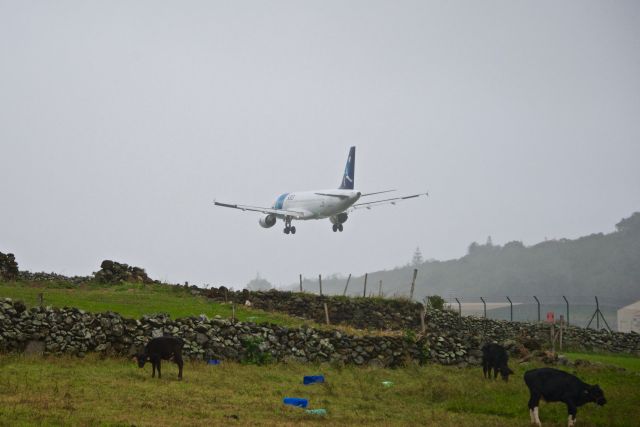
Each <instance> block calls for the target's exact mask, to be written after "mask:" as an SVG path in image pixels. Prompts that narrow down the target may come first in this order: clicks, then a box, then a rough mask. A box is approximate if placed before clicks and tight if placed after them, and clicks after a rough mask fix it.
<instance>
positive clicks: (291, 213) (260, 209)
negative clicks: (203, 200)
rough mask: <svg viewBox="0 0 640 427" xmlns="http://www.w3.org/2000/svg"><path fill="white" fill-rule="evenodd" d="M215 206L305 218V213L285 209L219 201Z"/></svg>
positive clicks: (215, 202)
mask: <svg viewBox="0 0 640 427" xmlns="http://www.w3.org/2000/svg"><path fill="white" fill-rule="evenodd" d="M213 204H214V205H216V206H222V207H223V208H232V209H240V210H241V211H251V212H261V213H263V214H275V215H284V216H290V217H292V218H301V217H302V216H304V212H298V211H289V210H285V209H273V208H263V207H260V206H248V205H236V204H230V203H220V202H217V201H215V200H214V201H213Z"/></svg>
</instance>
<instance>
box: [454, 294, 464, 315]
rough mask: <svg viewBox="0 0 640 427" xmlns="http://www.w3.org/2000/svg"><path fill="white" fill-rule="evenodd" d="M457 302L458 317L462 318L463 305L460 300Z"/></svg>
mask: <svg viewBox="0 0 640 427" xmlns="http://www.w3.org/2000/svg"><path fill="white" fill-rule="evenodd" d="M455 300H456V302H457V303H458V316H460V317H462V304H460V300H459V299H458V298H456V299H455Z"/></svg>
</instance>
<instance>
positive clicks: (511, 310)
mask: <svg viewBox="0 0 640 427" xmlns="http://www.w3.org/2000/svg"><path fill="white" fill-rule="evenodd" d="M507 301H509V307H510V314H509V318H510V319H511V320H510V322H513V303H512V302H511V298H509V297H507Z"/></svg>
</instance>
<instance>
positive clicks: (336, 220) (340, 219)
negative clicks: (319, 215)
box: [329, 212, 349, 224]
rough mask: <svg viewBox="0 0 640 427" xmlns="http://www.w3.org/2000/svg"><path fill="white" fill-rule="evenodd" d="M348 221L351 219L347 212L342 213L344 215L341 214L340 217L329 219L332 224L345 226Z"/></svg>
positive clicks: (334, 216) (335, 216)
mask: <svg viewBox="0 0 640 427" xmlns="http://www.w3.org/2000/svg"><path fill="white" fill-rule="evenodd" d="M348 219H349V215H347V213H346V212H342V213H339V214H338V215H333V216H331V217H329V221H331V223H332V224H343V223H345V222H347V220H348Z"/></svg>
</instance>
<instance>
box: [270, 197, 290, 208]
mask: <svg viewBox="0 0 640 427" xmlns="http://www.w3.org/2000/svg"><path fill="white" fill-rule="evenodd" d="M288 195H289V193H284V194H281V195H280V196H279V197H278V198H277V199H276V202H275V203H274V205H273V208H274V209H282V205H283V204H284V199H286V198H287V196H288Z"/></svg>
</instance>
